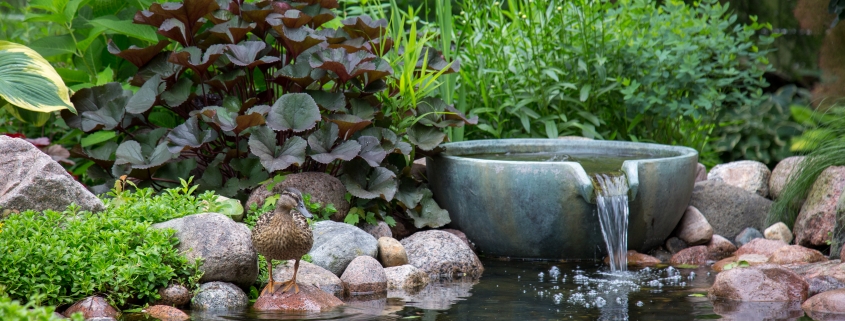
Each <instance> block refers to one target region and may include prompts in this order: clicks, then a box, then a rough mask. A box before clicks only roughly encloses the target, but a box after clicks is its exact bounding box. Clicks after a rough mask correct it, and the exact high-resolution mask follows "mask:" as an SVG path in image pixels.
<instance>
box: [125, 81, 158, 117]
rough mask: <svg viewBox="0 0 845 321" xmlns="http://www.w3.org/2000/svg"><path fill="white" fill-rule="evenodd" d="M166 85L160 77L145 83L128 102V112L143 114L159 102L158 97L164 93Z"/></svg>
mask: <svg viewBox="0 0 845 321" xmlns="http://www.w3.org/2000/svg"><path fill="white" fill-rule="evenodd" d="M164 86H165V84H164V83H163V82H162V80H161V78H159V76H158V75H155V76H153V77H152V78H150V79H148V80H147V81H145V82H144V84H143V85H142V86H141V88H140V89H138V91H137V92H136V93H135V95H132V98H129V101H127V102H126V112H127V113H132V114H143V113H145V112H146V111H147V110H150V108H152V107H153V106H154V105H155V104H156V102H157V101H158V95H159V94H160V93H161V92H163V91H164Z"/></svg>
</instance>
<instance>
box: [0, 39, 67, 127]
mask: <svg viewBox="0 0 845 321" xmlns="http://www.w3.org/2000/svg"><path fill="white" fill-rule="evenodd" d="M68 92H69V91H68V88H67V86H65V83H64V81H63V80H62V77H61V76H59V74H58V73H57V72H56V70H55V69H53V66H52V65H50V63H49V62H47V60H45V59H44V58H43V57H41V55H39V54H38V53H37V52H35V51H34V50H32V49H30V48H28V47H26V46H24V45H20V44H16V43H13V42H8V41H0V101H2V100H5V101H6V102H8V103H9V104H11V105H13V106H15V107H17V108H22V109H26V110H30V111H33V112H39V113H49V112H52V111H57V110H62V109H68V110H70V112H72V113H77V111H76V109H75V108H74V107H73V104H72V102H71V100H70V95H69V94H68ZM4 105H5V104H4V103H0V107H2V106H4Z"/></svg>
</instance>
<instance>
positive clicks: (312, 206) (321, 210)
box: [302, 193, 337, 222]
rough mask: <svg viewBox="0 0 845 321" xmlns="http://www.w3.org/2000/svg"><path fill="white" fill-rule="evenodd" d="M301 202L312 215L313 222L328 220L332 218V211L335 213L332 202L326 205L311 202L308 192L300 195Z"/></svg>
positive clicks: (335, 209)
mask: <svg viewBox="0 0 845 321" xmlns="http://www.w3.org/2000/svg"><path fill="white" fill-rule="evenodd" d="M302 202H303V203H305V207H306V208H307V209H308V212H310V213H311V215H313V216H314V217H313V218H312V219H311V220H312V221H314V222H319V221H325V220H329V219H331V218H332V215H334V213H337V208H335V207H334V204H331V203H329V204H327V205H326V206H323V205H322V204H320V203H319V202H312V201H311V194H308V193H305V194H304V195H302Z"/></svg>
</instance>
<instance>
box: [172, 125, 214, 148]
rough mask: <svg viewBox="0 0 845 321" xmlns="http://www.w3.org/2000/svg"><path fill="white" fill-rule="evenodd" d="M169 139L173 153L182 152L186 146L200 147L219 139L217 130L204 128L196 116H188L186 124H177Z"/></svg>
mask: <svg viewBox="0 0 845 321" xmlns="http://www.w3.org/2000/svg"><path fill="white" fill-rule="evenodd" d="M167 139H168V140H169V141H170V142H171V144H172V145H171V146H170V147H168V149H169V150H170V152H171V153H174V154H176V153H180V152H181V151H183V150H185V149H186V148H199V147H200V146H202V145H203V144H205V143H208V142H210V141H213V140H215V139H217V132H216V131H214V130H212V129H206V130H203V129H202V128H200V126H199V121H198V120H197V118H196V117H191V118H188V120H186V121H185V123H184V124H182V125H179V126H176V128H174V129H173V130H172V131H170V133H169V134H167Z"/></svg>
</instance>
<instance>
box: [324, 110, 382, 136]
mask: <svg viewBox="0 0 845 321" xmlns="http://www.w3.org/2000/svg"><path fill="white" fill-rule="evenodd" d="M326 120H328V121H330V122H332V123H335V124H337V127H338V129H339V133H338V135H340V137H341V138H343V139H344V140H346V139H348V138H349V137H352V134H354V133H355V132H357V131H359V130H361V129H364V128H365V127H367V126H369V125H370V124H372V122H371V121H369V120H363V119H361V117H358V116H355V115H349V114H331V115H327V116H326Z"/></svg>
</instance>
